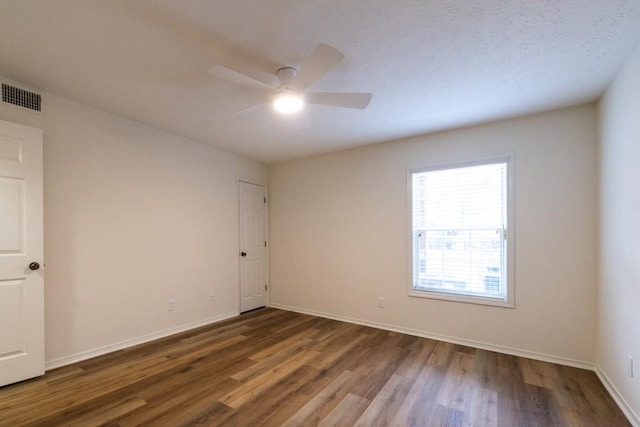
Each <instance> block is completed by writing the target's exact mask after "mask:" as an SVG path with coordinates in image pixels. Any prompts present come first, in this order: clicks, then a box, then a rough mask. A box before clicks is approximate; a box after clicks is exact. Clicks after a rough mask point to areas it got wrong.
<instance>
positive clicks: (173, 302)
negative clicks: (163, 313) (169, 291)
mask: <svg viewBox="0 0 640 427" xmlns="http://www.w3.org/2000/svg"><path fill="white" fill-rule="evenodd" d="M175 309H176V300H174V299H170V300H169V302H168V304H167V310H169V311H173V310H175Z"/></svg>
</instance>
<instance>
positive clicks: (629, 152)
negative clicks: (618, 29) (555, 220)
mask: <svg viewBox="0 0 640 427" xmlns="http://www.w3.org/2000/svg"><path fill="white" fill-rule="evenodd" d="M599 108H600V110H599V112H600V175H601V179H600V191H601V199H600V216H601V226H600V230H601V233H600V244H601V250H600V293H599V298H598V301H599V328H598V364H599V366H600V368H601V369H602V372H603V373H604V374H605V375H606V377H607V378H608V380H609V381H610V382H611V384H612V385H613V387H615V388H616V389H617V391H618V392H619V393H620V395H621V396H622V397H623V398H624V399H625V400H626V402H627V404H628V405H629V407H630V408H631V410H632V411H634V412H635V415H633V416H634V417H635V422H636V423H637V424H638V425H640V48H639V49H638V50H637V51H636V53H635V55H634V56H633V57H632V59H631V60H630V61H629V63H628V64H627V65H626V67H625V68H624V69H623V70H622V72H621V73H620V74H619V75H618V76H617V78H616V79H615V80H614V82H613V83H612V85H611V86H610V87H609V89H608V90H607V92H606V94H605V96H604V97H603V98H602V100H601V101H600V104H599ZM627 355H630V356H632V357H633V358H634V360H635V377H634V378H630V377H629V376H628V375H627V371H626V358H627Z"/></svg>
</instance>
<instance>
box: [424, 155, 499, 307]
mask: <svg viewBox="0 0 640 427" xmlns="http://www.w3.org/2000/svg"><path fill="white" fill-rule="evenodd" d="M506 227H507V163H506V162H499V163H490V164H480V165H470V166H465V167H454V168H449V169H438V170H425V171H417V172H414V173H412V231H413V289H414V290H417V291H420V290H424V291H432V292H443V293H451V294H462V295H469V296H477V297H485V298H493V299H500V300H505V299H506V293H507V284H506V278H507V275H506V265H507V264H506V246H507V240H506V237H507V233H506Z"/></svg>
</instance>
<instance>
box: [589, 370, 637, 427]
mask: <svg viewBox="0 0 640 427" xmlns="http://www.w3.org/2000/svg"><path fill="white" fill-rule="evenodd" d="M594 371H595V372H596V375H597V376H598V378H599V379H600V382H601V383H602V385H604V388H606V389H607V391H608V392H609V394H610V395H611V397H612V398H613V400H615V402H616V403H617V404H618V407H619V408H620V409H621V410H622V412H623V413H624V415H625V416H626V417H627V419H628V420H629V422H630V423H631V425H632V426H634V427H640V416H638V414H636V413H635V411H634V410H633V409H632V408H631V405H629V403H628V402H627V401H626V399H625V398H624V397H622V394H620V392H619V391H618V389H617V388H616V386H614V385H613V382H611V380H610V379H609V377H608V376H607V374H606V373H605V372H604V371H603V370H602V367H601V366H600V365H595V369H594Z"/></svg>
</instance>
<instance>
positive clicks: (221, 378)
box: [0, 309, 629, 426]
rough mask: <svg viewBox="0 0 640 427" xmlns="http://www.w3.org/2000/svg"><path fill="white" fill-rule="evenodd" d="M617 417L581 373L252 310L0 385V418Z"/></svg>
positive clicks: (400, 421)
mask: <svg viewBox="0 0 640 427" xmlns="http://www.w3.org/2000/svg"><path fill="white" fill-rule="evenodd" d="M316 424H318V425H322V426H351V425H358V426H375V425H388V426H431V425H435V426H493V425H498V426H553V425H561V426H625V425H629V424H628V422H627V420H626V419H625V417H624V415H623V414H622V412H621V411H620V410H619V408H618V407H617V406H616V404H615V403H614V401H613V400H612V399H611V397H610V396H609V395H608V394H607V392H606V390H605V389H604V387H603V386H602V384H601V383H600V381H599V380H598V378H597V377H596V375H595V374H594V373H593V372H590V371H585V370H581V369H576V368H569V367H565V366H560V365H554V364H551V363H545V362H538V361H534V360H530V359H524V358H519V357H514V356H508V355H504V354H499V353H494V352H490V351H484V350H478V349H474V348H469V347H464V346H459V345H454V344H448V343H445V342H439V341H433V340H429V339H425V338H418V337H413V336H408V335H403V334H399V333H394V332H388V331H383V330H378V329H373V328H369V327H364V326H358V325H352V324H348V323H342V322H338V321H334V320H329V319H323V318H318V317H313V316H307V315H303V314H299V313H292V312H287V311H281V310H274V309H262V310H258V311H254V312H251V313H248V314H245V315H242V316H240V317H237V318H234V319H230V320H227V321H224V322H220V323H216V324H214V325H210V326H206V327H202V328H198V329H195V330H191V331H188V332H185V333H182V334H179V335H175V336H172V337H168V338H164V339H161V340H157V341H154V342H151V343H148V344H143V345H139V346H136V347H132V348H129V349H126V350H121V351H117V352H114V353H111V354H108V355H105V356H101V357H97V358H94V359H91V360H87V361H84V362H80V363H76V364H74V365H70V366H66V367H63V368H59V369H56V370H52V371H49V372H47V374H46V375H45V376H43V377H41V378H37V379H33V380H29V381H25V382H22V383H19V384H14V385H10V386H6V387H3V388H0V425H2V426H22V425H42V426H55V425H77V426H90V425H108V426H132V425H157V426H180V425H207V426H208V425H211V426H216V425H223V426H254V425H269V426H280V425H285V426H307V425H316Z"/></svg>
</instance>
